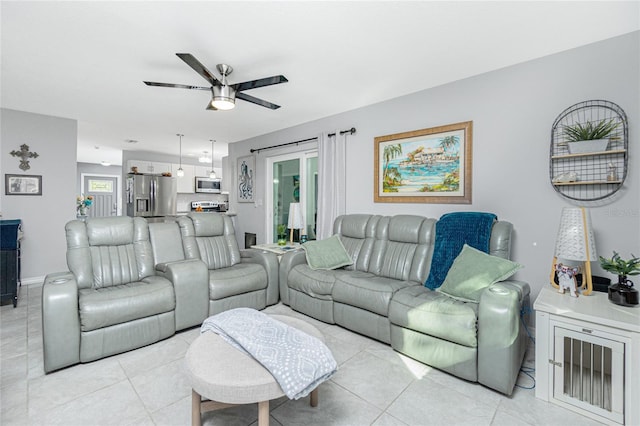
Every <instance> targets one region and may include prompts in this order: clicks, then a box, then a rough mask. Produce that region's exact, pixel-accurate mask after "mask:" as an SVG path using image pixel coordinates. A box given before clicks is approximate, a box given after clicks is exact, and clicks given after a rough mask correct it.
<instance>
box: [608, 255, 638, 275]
mask: <svg viewBox="0 0 640 426" xmlns="http://www.w3.org/2000/svg"><path fill="white" fill-rule="evenodd" d="M600 266H602V269H604V270H605V271H607V272H611V273H612V274H616V275H640V258H638V257H635V256H634V255H633V253H632V254H631V259H629V260H624V259H622V258H620V255H619V254H618V253H617V252H616V251H615V250H614V252H613V257H612V258H611V259H607V258H604V257H602V256H600Z"/></svg>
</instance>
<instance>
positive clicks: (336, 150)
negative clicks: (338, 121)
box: [316, 131, 347, 240]
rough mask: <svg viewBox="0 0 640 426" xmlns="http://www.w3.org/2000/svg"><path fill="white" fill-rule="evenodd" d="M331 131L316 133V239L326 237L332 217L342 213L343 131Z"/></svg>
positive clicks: (345, 141)
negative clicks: (329, 133)
mask: <svg viewBox="0 0 640 426" xmlns="http://www.w3.org/2000/svg"><path fill="white" fill-rule="evenodd" d="M331 133H334V134H335V136H329V135H328V133H324V134H321V135H319V136H318V175H319V180H318V219H317V225H316V226H317V228H316V238H317V239H318V240H323V239H325V238H328V237H330V236H331V235H332V233H333V222H334V220H335V219H336V217H338V216H340V215H342V214H345V212H346V198H347V197H346V193H347V191H346V180H347V133H345V134H343V135H341V134H340V132H339V131H335V132H331Z"/></svg>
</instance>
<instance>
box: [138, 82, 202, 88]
mask: <svg viewBox="0 0 640 426" xmlns="http://www.w3.org/2000/svg"><path fill="white" fill-rule="evenodd" d="M143 83H144V84H146V85H147V86H156V87H173V88H176V89H191V90H211V88H210V87H202V86H189V85H186V84H172V83H156V82H153V81H143Z"/></svg>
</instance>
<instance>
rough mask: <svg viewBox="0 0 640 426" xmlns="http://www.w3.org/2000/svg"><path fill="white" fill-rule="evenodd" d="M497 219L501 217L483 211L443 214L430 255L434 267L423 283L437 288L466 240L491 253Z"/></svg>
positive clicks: (473, 245)
mask: <svg viewBox="0 0 640 426" xmlns="http://www.w3.org/2000/svg"><path fill="white" fill-rule="evenodd" d="M497 219H498V217H497V216H496V215H495V214H493V213H482V212H456V213H447V214H444V215H442V217H440V220H438V223H436V242H435V245H434V248H433V257H432V258H431V271H430V272H429V278H427V282H425V283H424V285H425V287H428V288H430V289H431V290H435V289H436V288H438V287H440V286H441V285H442V283H443V282H444V279H445V278H446V277H447V273H448V272H449V268H451V264H453V261H454V260H455V259H456V257H458V254H460V251H461V250H462V247H463V246H464V245H465V244H467V245H469V246H471V247H473V248H475V249H478V250H480V251H483V252H485V253H489V240H490V239H491V228H492V227H493V222H494V221H495V220H497Z"/></svg>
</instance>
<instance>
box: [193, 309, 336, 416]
mask: <svg viewBox="0 0 640 426" xmlns="http://www.w3.org/2000/svg"><path fill="white" fill-rule="evenodd" d="M270 317H272V318H273V319H276V320H278V321H281V322H283V323H285V324H287V325H289V326H291V327H294V328H297V329H298V330H300V331H303V332H305V333H307V334H310V335H312V336H314V337H316V338H318V339H320V340H321V341H323V342H324V336H323V335H322V333H321V332H320V331H319V330H318V329H317V328H315V327H314V326H312V325H311V324H309V323H306V322H304V321H303V320H300V319H297V318H293V317H288V316H285V315H270ZM185 357H186V370H187V376H188V377H189V381H190V383H191V387H192V389H193V390H192V402H191V410H192V412H191V424H192V425H197V426H199V425H200V423H201V418H200V415H201V414H202V413H204V412H207V411H211V410H219V409H222V408H227V407H232V406H234V405H242V404H252V403H256V402H257V403H258V425H259V426H268V424H269V401H270V400H272V399H276V398H280V397H281V396H284V392H282V389H281V388H280V385H278V382H276V380H275V379H274V377H273V376H272V375H271V373H269V371H268V370H267V369H265V368H264V367H263V366H262V365H261V364H260V363H259V362H257V361H256V360H254V359H253V357H251V356H250V355H247V354H245V353H242V352H240V351H239V350H238V349H236V348H234V347H233V346H231V345H229V344H228V343H227V342H225V341H224V340H223V339H222V338H221V337H220V336H218V335H217V334H215V333H204V334H201V335H200V336H198V337H197V338H196V340H194V341H193V343H191V345H190V346H189V350H188V351H187V354H186V356H185ZM203 398H206V399H207V400H208V401H202V400H203ZM310 399H311V406H312V407H315V406H317V405H318V389H317V388H316V389H314V390H313V391H312V392H311V395H310Z"/></svg>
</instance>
